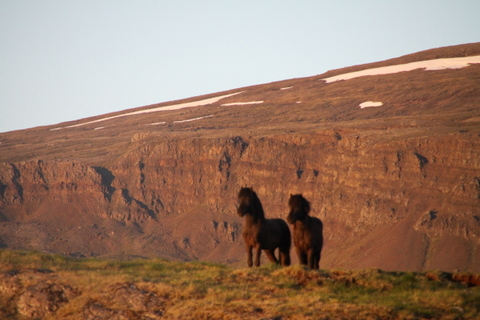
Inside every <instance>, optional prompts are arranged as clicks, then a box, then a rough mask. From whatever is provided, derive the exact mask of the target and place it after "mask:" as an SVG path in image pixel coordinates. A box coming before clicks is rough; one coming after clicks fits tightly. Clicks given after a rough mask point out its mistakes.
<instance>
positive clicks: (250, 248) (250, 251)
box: [247, 246, 253, 268]
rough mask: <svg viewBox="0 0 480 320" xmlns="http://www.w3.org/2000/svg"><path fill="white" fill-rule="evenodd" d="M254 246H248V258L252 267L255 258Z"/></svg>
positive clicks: (249, 265)
mask: <svg viewBox="0 0 480 320" xmlns="http://www.w3.org/2000/svg"><path fill="white" fill-rule="evenodd" d="M252 250H253V247H252V246H247V260H248V267H249V268H251V267H252V266H253V259H252Z"/></svg>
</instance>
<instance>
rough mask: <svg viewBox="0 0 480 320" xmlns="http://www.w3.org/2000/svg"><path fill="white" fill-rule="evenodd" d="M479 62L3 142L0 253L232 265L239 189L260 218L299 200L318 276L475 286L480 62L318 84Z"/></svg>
mask: <svg viewBox="0 0 480 320" xmlns="http://www.w3.org/2000/svg"><path fill="white" fill-rule="evenodd" d="M479 55H480V44H479V43H476V44H468V45H462V46H454V47H446V48H439V49H432V50H428V51H425V52H420V53H416V54H412V55H408V56H404V57H400V58H396V59H391V60H387V61H383V62H378V63H374V64H368V65H363V66H355V67H350V68H345V69H340V70H334V71H329V72H327V73H325V74H323V75H319V76H314V77H309V78H302V79H290V80H285V81H280V82H274V83H269V84H263V85H256V86H251V87H246V88H239V89H235V90H230V91H227V92H220V93H215V94H210V95H205V96H201V97H194V98H190V99H185V100H181V101H176V102H170V103H162V104H158V105H152V106H146V107H141V108H136V109H132V110H126V111H121V112H117V113H112V114H108V115H102V116H98V117H92V118H89V119H81V120H78V121H73V122H69V123H63V124H59V125H55V126H47V127H39V128H32V129H28V130H21V131H14V132H7V133H2V134H0V141H1V142H2V143H1V144H0V162H1V163H0V221H1V222H0V245H1V246H3V247H10V248H22V249H23V248H25V249H40V250H46V251H53V252H59V253H65V254H71V255H80V256H82V255H85V256H90V255H108V256H119V255H120V256H125V255H139V256H149V257H151V256H161V257H167V258H170V259H180V260H189V259H202V260H211V261H218V262H226V263H231V264H241V265H243V264H244V263H245V254H244V249H243V241H242V239H241V236H240V234H241V228H242V224H243V221H242V220H241V219H240V218H239V217H238V216H237V215H236V214H235V202H236V193H237V192H238V189H239V188H240V187H241V186H253V187H254V189H255V190H256V191H257V193H258V195H259V197H260V199H261V200H262V202H263V205H264V208H265V211H266V215H267V216H268V217H283V218H285V217H286V214H287V201H288V197H289V195H290V193H303V195H304V196H305V197H306V198H307V199H309V200H310V201H311V203H312V211H313V212H312V214H313V215H315V216H317V217H319V218H320V219H322V221H323V222H324V225H325V231H324V232H325V239H326V243H325V247H324V253H323V256H322V261H321V267H323V268H333V267H335V268H338V267H344V268H353V269H355V268H367V267H376V268H383V269H390V270H424V269H442V270H447V271H453V270H455V269H460V270H468V271H475V272H478V271H479V270H480V269H479V265H480V251H479V245H480V240H479V236H480V210H479V208H480V173H479V172H480V170H479V169H480V85H479V84H480V64H471V65H468V66H466V67H464V68H458V69H442V70H435V71H426V70H424V69H416V70H412V71H408V72H398V73H393V74H385V75H371V76H364V77H358V78H353V79H350V80H346V81H336V82H326V81H324V80H322V79H326V78H328V77H332V76H336V75H341V74H346V73H349V72H355V71H359V70H367V69H372V68H379V67H384V66H391V65H402V64H406V63H410V62H414V61H423V60H431V59H439V58H452V57H464V56H467V57H476V56H479ZM367 101H373V102H381V103H382V105H381V106H379V107H370V108H360V107H359V105H360V104H362V103H364V102H367ZM162 107H165V108H162ZM293 253H294V251H293V250H292V255H293ZM295 261H296V260H295Z"/></svg>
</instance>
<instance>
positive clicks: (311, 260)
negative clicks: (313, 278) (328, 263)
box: [308, 249, 315, 269]
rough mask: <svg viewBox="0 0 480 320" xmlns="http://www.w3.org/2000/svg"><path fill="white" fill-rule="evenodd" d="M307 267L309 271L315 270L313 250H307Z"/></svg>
mask: <svg viewBox="0 0 480 320" xmlns="http://www.w3.org/2000/svg"><path fill="white" fill-rule="evenodd" d="M308 266H309V267H310V269H315V251H314V250H313V249H310V250H308Z"/></svg>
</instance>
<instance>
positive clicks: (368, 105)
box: [359, 101, 383, 109]
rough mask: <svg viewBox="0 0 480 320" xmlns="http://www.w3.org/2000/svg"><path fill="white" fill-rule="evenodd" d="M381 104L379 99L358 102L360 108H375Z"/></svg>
mask: <svg viewBox="0 0 480 320" xmlns="http://www.w3.org/2000/svg"><path fill="white" fill-rule="evenodd" d="M381 106H383V102H380V101H365V102H362V103H360V105H359V107H360V108H361V109H363V108H375V107H381Z"/></svg>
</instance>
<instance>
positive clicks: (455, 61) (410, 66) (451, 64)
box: [322, 56, 480, 83]
mask: <svg viewBox="0 0 480 320" xmlns="http://www.w3.org/2000/svg"><path fill="white" fill-rule="evenodd" d="M473 63H480V56H471V57H461V58H445V59H434V60H424V61H417V62H411V63H406V64H397V65H393V66H387V67H379V68H372V69H366V70H361V71H356V72H349V73H344V74H340V75H337V76H333V77H329V78H325V79H322V80H324V81H325V82H326V83H330V82H335V81H339V80H349V79H353V78H358V77H363V76H377V75H384V74H392V73H398V72H406V71H412V70H415V69H425V70H443V69H461V68H465V67H468V66H469V65H470V64H473Z"/></svg>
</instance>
